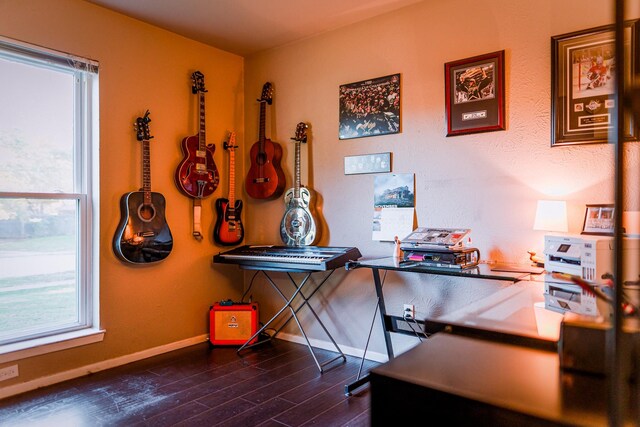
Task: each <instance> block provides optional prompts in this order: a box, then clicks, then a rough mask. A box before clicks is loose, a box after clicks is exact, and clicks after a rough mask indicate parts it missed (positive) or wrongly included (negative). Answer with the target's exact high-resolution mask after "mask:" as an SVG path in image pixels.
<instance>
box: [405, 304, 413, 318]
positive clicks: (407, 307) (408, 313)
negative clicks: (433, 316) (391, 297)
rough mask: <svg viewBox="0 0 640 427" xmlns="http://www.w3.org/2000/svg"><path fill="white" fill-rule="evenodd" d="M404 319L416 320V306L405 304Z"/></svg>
mask: <svg viewBox="0 0 640 427" xmlns="http://www.w3.org/2000/svg"><path fill="white" fill-rule="evenodd" d="M403 317H404V318H405V319H415V318H416V306H415V305H413V304H405V305H404V309H403Z"/></svg>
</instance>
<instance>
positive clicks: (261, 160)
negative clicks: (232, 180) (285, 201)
mask: <svg viewBox="0 0 640 427" xmlns="http://www.w3.org/2000/svg"><path fill="white" fill-rule="evenodd" d="M272 96H273V87H272V86H271V83H269V82H267V83H265V84H264V86H263V87H262V96H261V97H260V99H258V102H260V130H259V135H258V142H256V143H254V144H253V146H252V147H251V151H250V152H249V155H250V157H251V167H250V168H249V172H248V173H247V179H246V180H245V189H246V191H247V194H248V195H249V197H252V198H254V199H275V198H278V197H280V196H281V195H282V192H283V191H284V187H285V184H286V182H285V179H286V178H285V176H284V172H283V171H282V168H281V167H280V159H281V158H282V147H281V146H280V144H278V143H277V142H273V141H271V140H270V139H268V138H266V137H265V130H264V128H265V115H266V112H265V111H266V105H267V104H269V105H271V103H272V102H273V98H272Z"/></svg>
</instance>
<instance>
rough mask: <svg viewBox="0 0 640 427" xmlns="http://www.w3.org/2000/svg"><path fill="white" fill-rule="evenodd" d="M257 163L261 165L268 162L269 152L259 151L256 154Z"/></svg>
mask: <svg viewBox="0 0 640 427" xmlns="http://www.w3.org/2000/svg"><path fill="white" fill-rule="evenodd" d="M256 163H257V164H259V165H264V164H265V163H267V153H258V155H257V156H256Z"/></svg>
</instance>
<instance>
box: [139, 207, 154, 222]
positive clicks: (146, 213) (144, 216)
mask: <svg viewBox="0 0 640 427" xmlns="http://www.w3.org/2000/svg"><path fill="white" fill-rule="evenodd" d="M155 216H156V210H155V208H154V207H153V205H140V207H139V208H138V217H139V218H140V219H141V220H142V221H144V222H150V221H151V220H152V219H153V218H154V217H155Z"/></svg>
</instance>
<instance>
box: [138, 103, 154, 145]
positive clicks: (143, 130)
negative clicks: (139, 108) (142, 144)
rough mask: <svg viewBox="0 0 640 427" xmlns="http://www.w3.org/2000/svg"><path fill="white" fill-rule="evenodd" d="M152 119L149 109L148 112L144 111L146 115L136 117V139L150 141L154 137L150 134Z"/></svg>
mask: <svg viewBox="0 0 640 427" xmlns="http://www.w3.org/2000/svg"><path fill="white" fill-rule="evenodd" d="M150 121H151V119H150V118H149V110H147V112H146V113H144V117H138V118H137V119H136V122H135V124H134V125H133V127H134V128H135V130H136V139H137V140H138V141H148V140H150V139H151V138H153V137H152V136H151V135H150V134H149V122H150Z"/></svg>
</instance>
